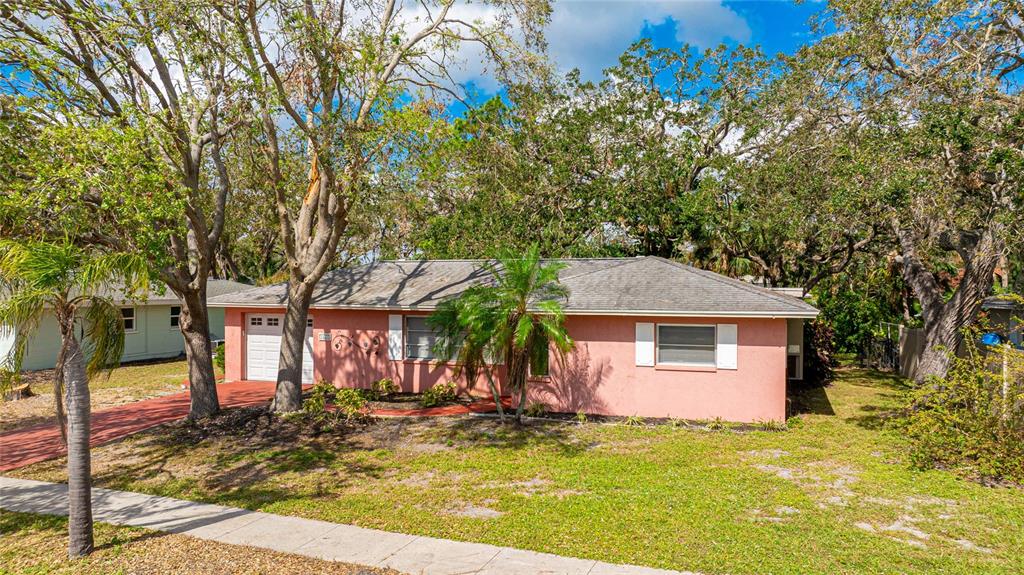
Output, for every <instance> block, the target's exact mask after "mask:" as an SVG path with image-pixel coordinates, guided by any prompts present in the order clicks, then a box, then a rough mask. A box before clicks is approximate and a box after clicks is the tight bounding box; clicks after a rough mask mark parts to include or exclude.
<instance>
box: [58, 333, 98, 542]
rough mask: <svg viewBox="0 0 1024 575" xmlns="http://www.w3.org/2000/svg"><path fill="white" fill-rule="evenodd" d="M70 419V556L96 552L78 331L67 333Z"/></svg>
mask: <svg viewBox="0 0 1024 575" xmlns="http://www.w3.org/2000/svg"><path fill="white" fill-rule="evenodd" d="M62 343H63V347H64V350H65V352H64V359H65V361H64V386H65V389H66V398H65V402H66V404H67V416H68V555H69V556H70V557H82V556H84V555H88V554H90V553H92V549H93V538H92V480H91V462H90V459H89V425H90V421H89V420H90V415H89V409H90V406H89V380H88V378H87V377H86V373H85V358H84V357H83V355H82V348H81V346H79V344H78V340H77V339H76V338H75V335H74V332H73V331H71V332H67V331H65V333H64V334H63V342H62Z"/></svg>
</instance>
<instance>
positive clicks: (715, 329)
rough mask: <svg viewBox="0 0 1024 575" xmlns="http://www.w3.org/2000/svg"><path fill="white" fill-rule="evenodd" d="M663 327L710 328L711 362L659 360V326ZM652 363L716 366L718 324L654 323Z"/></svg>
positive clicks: (702, 366)
mask: <svg viewBox="0 0 1024 575" xmlns="http://www.w3.org/2000/svg"><path fill="white" fill-rule="evenodd" d="M662 326H665V327H702V328H706V329H710V330H711V341H712V344H711V351H712V358H711V363H695V362H679V361H662V360H661V328H662ZM654 365H656V366H658V365H666V366H682V367H701V368H716V369H717V368H718V324H715V323H656V324H654Z"/></svg>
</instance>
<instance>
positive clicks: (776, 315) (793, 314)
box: [208, 302, 819, 319]
mask: <svg viewBox="0 0 1024 575" xmlns="http://www.w3.org/2000/svg"><path fill="white" fill-rule="evenodd" d="M208 306H209V307H223V308H229V307H240V308H252V309H283V308H284V307H285V304H283V303H248V302H231V303H225V302H210V303H209V304H208ZM309 309H311V310H316V309H332V310H333V309H341V310H346V309H347V310H360V311H365V310H379V311H423V312H427V311H434V310H435V309H437V306H397V305H387V306H382V305H316V304H313V305H311V306H309ZM818 313H819V312H818V310H816V309H811V310H790V311H741V310H736V311H720V310H719V311H711V310H685V311H684V310H645V309H639V310H615V309H566V310H565V315H621V316H631V317H632V316H651V317H654V316H657V317H734V318H769V319H788V318H792V319H813V318H815V317H818Z"/></svg>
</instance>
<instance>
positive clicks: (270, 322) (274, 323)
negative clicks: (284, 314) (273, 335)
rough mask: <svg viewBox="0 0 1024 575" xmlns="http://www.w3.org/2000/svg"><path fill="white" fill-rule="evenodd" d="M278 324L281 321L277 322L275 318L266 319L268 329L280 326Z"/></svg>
mask: <svg viewBox="0 0 1024 575" xmlns="http://www.w3.org/2000/svg"><path fill="white" fill-rule="evenodd" d="M280 323H281V320H279V319H278V318H276V317H268V318H267V326H268V327H277V326H278V324H280Z"/></svg>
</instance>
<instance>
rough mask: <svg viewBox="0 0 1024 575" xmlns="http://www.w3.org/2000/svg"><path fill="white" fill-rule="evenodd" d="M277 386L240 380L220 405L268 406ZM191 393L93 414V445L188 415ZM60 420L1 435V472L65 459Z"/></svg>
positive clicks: (222, 392) (220, 392)
mask: <svg viewBox="0 0 1024 575" xmlns="http://www.w3.org/2000/svg"><path fill="white" fill-rule="evenodd" d="M274 385H275V384H274V383H273V382H265V381H236V382H232V383H222V384H220V385H218V386H217V396H218V398H219V399H220V406H221V407H222V408H224V407H246V406H251V405H260V404H263V403H266V402H267V401H269V400H270V398H272V397H273V396H274ZM188 408H189V395H188V392H185V393H176V394H173V395H164V396H161V397H154V398H152V399H144V400H142V401H137V402H135V403H127V404H125V405H119V406H117V407H112V408H110V409H104V410H101V411H97V412H94V413H93V414H92V437H91V440H90V444H91V445H92V446H94V447H95V446H97V445H102V444H104V443H109V442H111V441H115V440H118V439H121V438H123V437H126V436H128V435H131V434H133V433H138V432H140V431H143V430H145V429H149V428H150V427H155V426H157V425H160V424H161V423H167V422H169V421H175V420H178V419H182V418H183V417H185V416H186V415H188ZM64 453H65V451H64V445H63V444H62V443H61V441H60V429H59V428H58V427H57V423H56V421H54V422H52V423H41V424H39V425H33V426H31V427H26V428H23V429H15V430H13V431H8V432H5V433H0V472H3V471H10V470H12V469H18V468H19V467H24V466H26V465H32V464H33V463H39V462H40V461H47V460H50V459H56V458H57V457H61V456H63V455H64Z"/></svg>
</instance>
